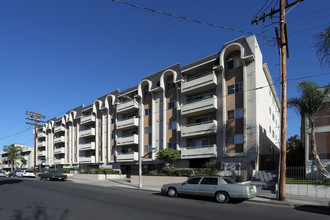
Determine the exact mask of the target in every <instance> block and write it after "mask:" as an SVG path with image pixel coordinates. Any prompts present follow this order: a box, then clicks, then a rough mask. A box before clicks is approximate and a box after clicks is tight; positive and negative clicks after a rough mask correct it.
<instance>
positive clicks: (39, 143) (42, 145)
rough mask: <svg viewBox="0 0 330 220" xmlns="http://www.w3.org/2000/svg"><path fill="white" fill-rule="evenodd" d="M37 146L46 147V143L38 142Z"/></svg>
mask: <svg viewBox="0 0 330 220" xmlns="http://www.w3.org/2000/svg"><path fill="white" fill-rule="evenodd" d="M37 146H38V147H46V141H41V142H38V144H37Z"/></svg>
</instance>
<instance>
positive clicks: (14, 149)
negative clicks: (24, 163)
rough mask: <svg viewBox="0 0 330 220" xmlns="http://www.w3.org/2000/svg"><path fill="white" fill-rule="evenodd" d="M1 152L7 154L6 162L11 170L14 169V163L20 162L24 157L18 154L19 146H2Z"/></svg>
mask: <svg viewBox="0 0 330 220" xmlns="http://www.w3.org/2000/svg"><path fill="white" fill-rule="evenodd" d="M3 151H5V152H7V153H8V157H7V161H9V162H10V164H11V170H13V169H14V168H15V169H16V161H17V160H22V159H24V157H23V156H22V155H21V154H20V153H21V151H22V148H21V147H20V146H15V145H13V144H12V145H10V146H4V147H3Z"/></svg>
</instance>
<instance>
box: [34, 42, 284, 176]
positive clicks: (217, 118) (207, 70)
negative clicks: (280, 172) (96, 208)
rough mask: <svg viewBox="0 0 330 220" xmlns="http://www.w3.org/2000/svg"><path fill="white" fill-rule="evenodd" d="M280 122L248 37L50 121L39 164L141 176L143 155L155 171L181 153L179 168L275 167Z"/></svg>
mask: <svg viewBox="0 0 330 220" xmlns="http://www.w3.org/2000/svg"><path fill="white" fill-rule="evenodd" d="M279 121H280V114H279V101H278V98H277V95H276V91H275V88H274V86H273V83H272V79H271V76H270V73H269V70H268V67H267V64H264V63H263V61H262V54H261V51H260V48H259V45H258V43H257V40H256V38H255V36H251V37H248V38H246V37H241V38H239V39H236V40H233V41H231V42H228V43H226V44H224V45H223V47H222V48H221V50H220V51H219V52H218V53H215V54H212V55H210V56H207V57H205V58H202V59H200V60H197V61H195V62H192V63H190V64H187V65H184V66H181V65H180V64H175V65H173V66H170V67H168V68H165V69H163V70H161V71H159V72H157V73H154V74H152V75H149V76H146V77H145V78H143V79H142V81H141V82H140V83H138V84H137V85H135V86H133V87H131V88H128V89H126V90H124V91H119V90H115V91H113V92H110V93H108V94H106V95H104V96H102V97H99V98H97V99H96V100H95V102H94V103H92V104H90V105H88V106H84V105H81V106H78V107H77V108H75V109H72V110H69V111H68V112H66V114H64V115H63V116H61V117H59V118H53V119H50V120H48V121H47V123H45V124H44V125H43V126H41V127H40V128H39V129H38V133H37V136H38V160H39V162H40V163H42V164H43V165H44V166H54V165H55V164H60V165H63V166H64V167H70V168H73V167H76V168H78V167H80V168H81V167H89V168H98V167H102V168H113V169H120V170H121V171H122V172H123V173H131V172H133V173H134V172H135V171H136V170H137V163H138V159H139V155H140V154H141V157H142V162H143V169H144V170H146V169H152V168H153V167H154V166H156V165H157V164H161V161H159V160H158V159H157V154H158V152H159V150H162V149H165V148H174V149H178V150H180V151H181V160H180V161H179V162H178V164H177V166H180V167H191V168H198V167H202V166H205V164H207V163H214V164H218V165H221V167H222V168H223V169H227V168H229V167H239V168H241V169H253V170H260V169H273V168H276V167H277V165H278V152H279V150H278V149H279V139H280V128H279V127H280V126H279ZM139 149H141V152H139ZM139 153H140V154H139Z"/></svg>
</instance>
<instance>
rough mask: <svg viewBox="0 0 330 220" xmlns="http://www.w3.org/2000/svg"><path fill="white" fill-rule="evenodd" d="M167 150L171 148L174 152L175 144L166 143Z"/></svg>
mask: <svg viewBox="0 0 330 220" xmlns="http://www.w3.org/2000/svg"><path fill="white" fill-rule="evenodd" d="M167 148H172V149H174V150H176V142H170V143H167Z"/></svg>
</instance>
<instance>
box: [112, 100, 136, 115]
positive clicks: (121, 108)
mask: <svg viewBox="0 0 330 220" xmlns="http://www.w3.org/2000/svg"><path fill="white" fill-rule="evenodd" d="M138 109H139V104H138V103H137V102H136V101H135V100H129V101H126V102H122V103H120V104H119V105H118V108H117V112H118V113H121V114H124V113H128V112H131V111H136V110H138Z"/></svg>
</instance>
